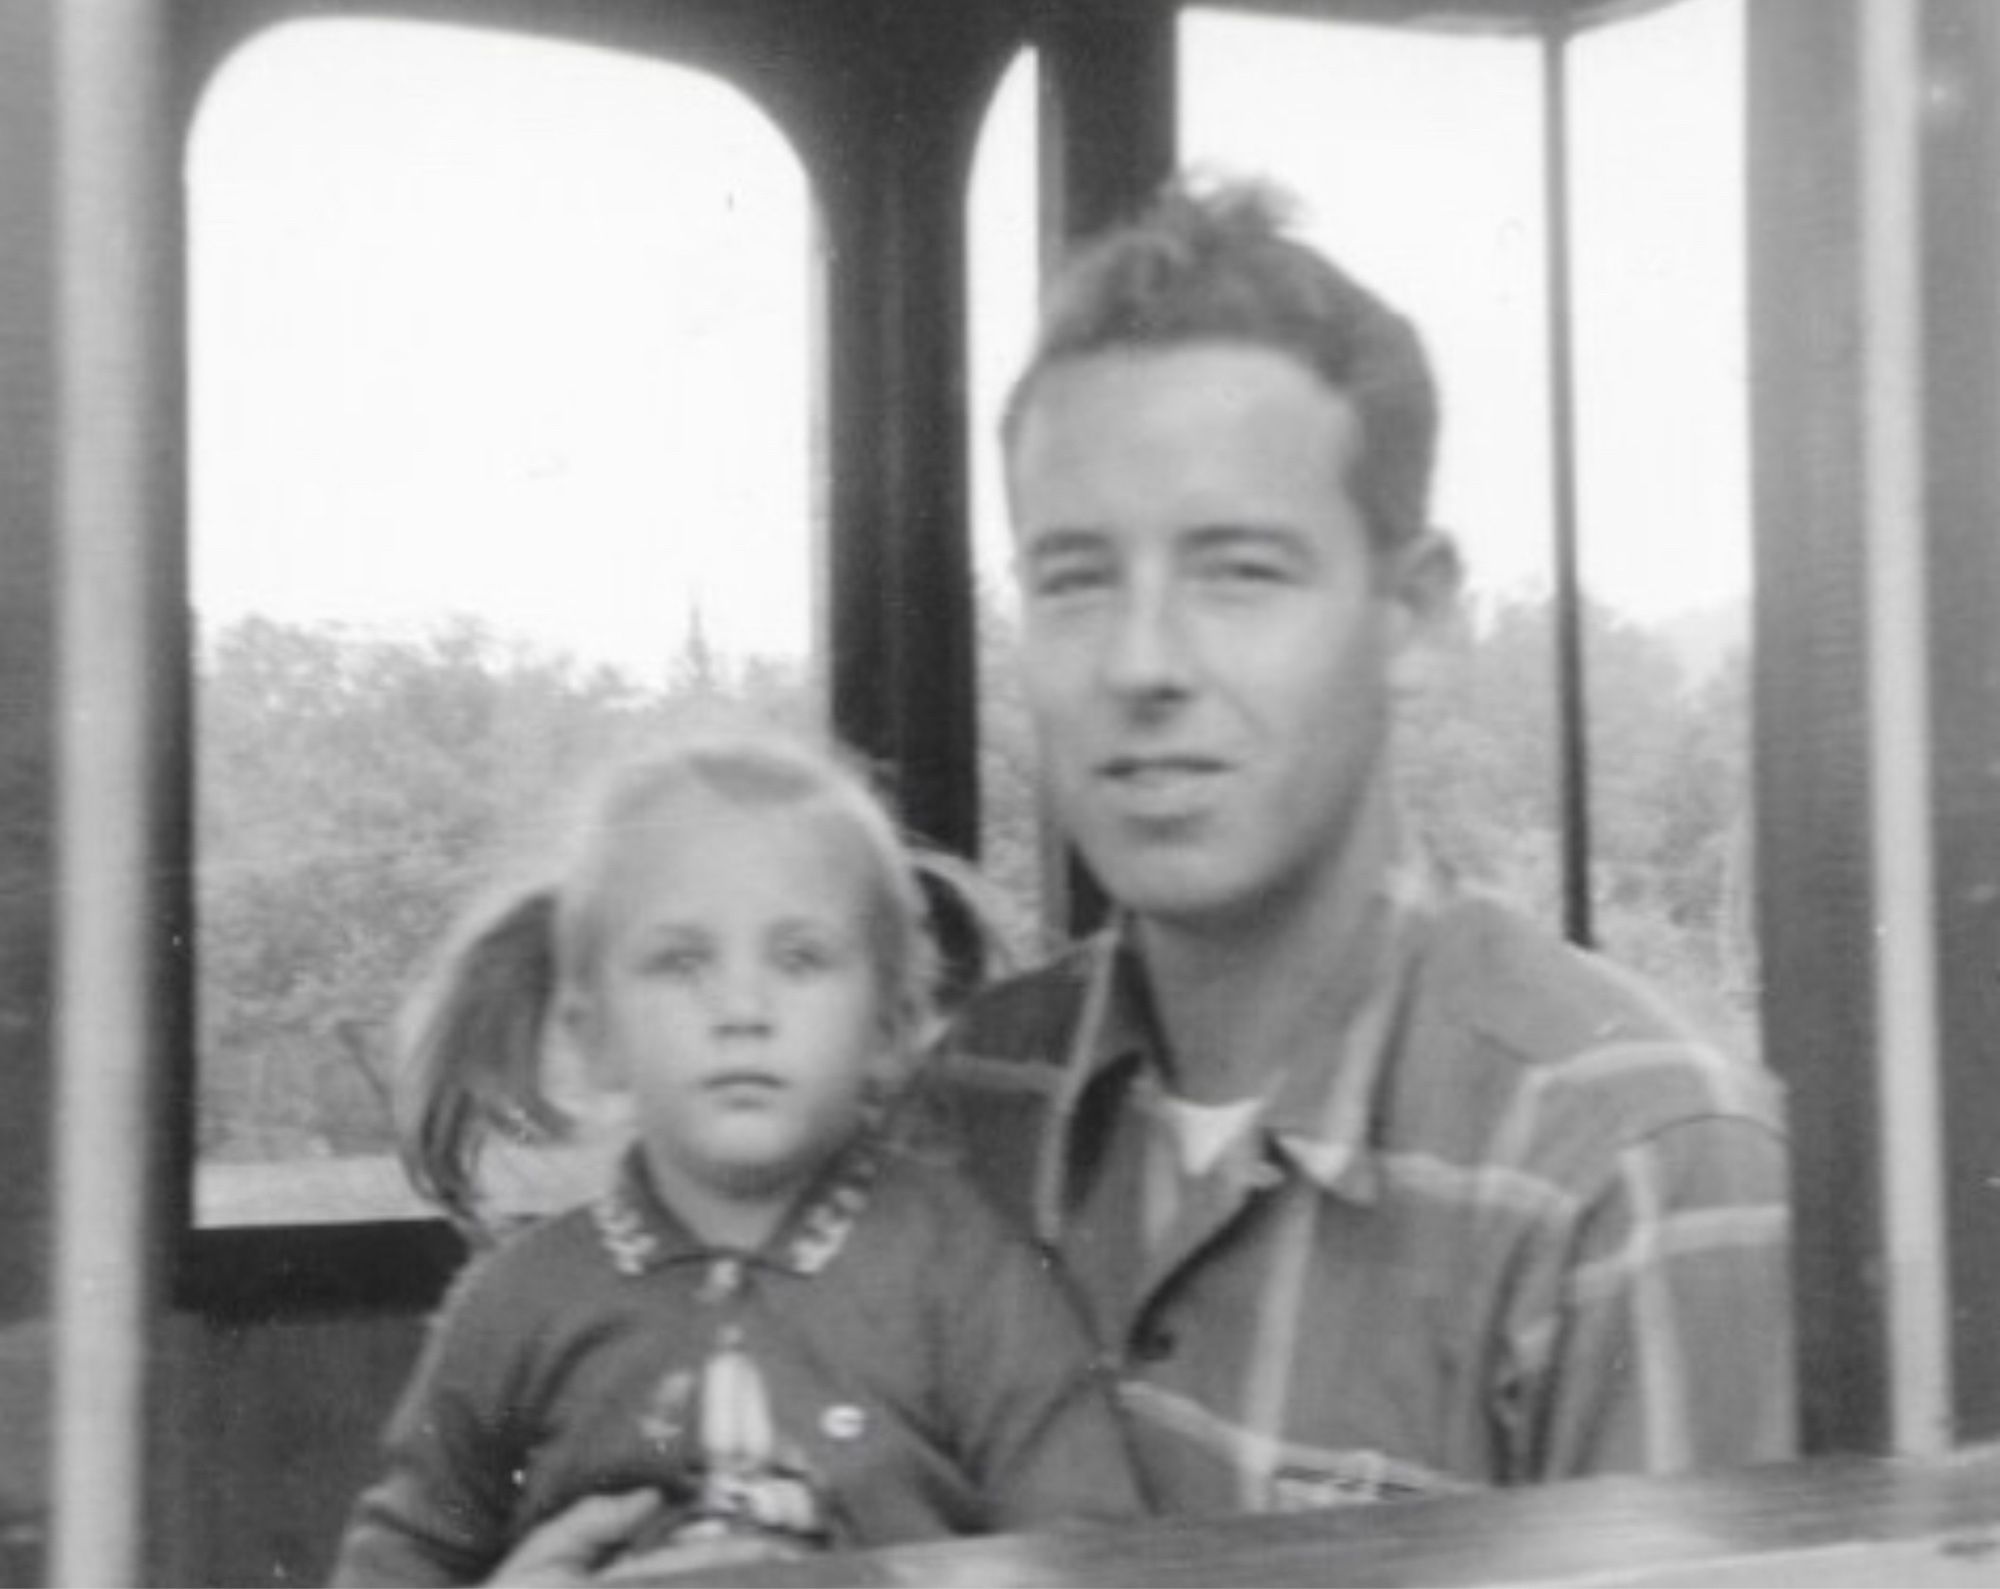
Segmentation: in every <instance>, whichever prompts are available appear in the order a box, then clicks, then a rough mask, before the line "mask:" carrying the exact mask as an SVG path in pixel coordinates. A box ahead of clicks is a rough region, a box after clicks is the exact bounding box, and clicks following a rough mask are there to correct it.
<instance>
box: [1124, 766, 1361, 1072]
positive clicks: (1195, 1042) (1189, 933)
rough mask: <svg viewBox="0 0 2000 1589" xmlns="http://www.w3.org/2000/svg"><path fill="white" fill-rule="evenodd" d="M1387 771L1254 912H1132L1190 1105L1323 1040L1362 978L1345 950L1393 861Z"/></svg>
mask: <svg viewBox="0 0 2000 1589" xmlns="http://www.w3.org/2000/svg"><path fill="white" fill-rule="evenodd" d="M1394 842H1395V839H1394V820H1393V814H1392V810H1391V803H1390V799H1389V794H1388V785H1387V781H1386V780H1377V782H1376V784H1375V785H1374V786H1373V787H1372V788H1371V790H1370V791H1369V794H1368V795H1367V797H1366V798H1365V799H1364V801H1363V803H1362V806H1361V808H1360V809H1359V810H1358V811H1357V812H1356V814H1355V821H1354V822H1353V823H1352V824H1351V825H1350V826H1349V828H1348V830H1347V834H1346V842H1345V843H1344V844H1343V845H1342V847H1341V849H1340V852H1339V853H1338V854H1336V855H1332V856H1329V857H1328V858H1327V860H1326V863H1325V864H1324V865H1323V866H1321V867H1320V868H1318V869H1317V871H1316V872H1315V873H1314V874H1313V875H1312V876H1310V877H1308V878H1304V879H1302V880H1301V883H1302V886H1301V887H1300V888H1298V889H1297V890H1296V891H1294V892H1293V893H1292V894H1290V895H1288V896H1286V897H1285V898H1283V899H1281V900H1278V901H1275V902H1273V905H1272V908H1270V909H1268V910H1266V911H1264V912H1263V913H1261V914H1259V915H1258V916H1256V917H1254V918H1252V919H1248V920H1239V921H1232V922H1229V923H1227V924H1222V925H1213V924H1211V925H1206V926H1205V925H1204V924H1201V923H1192V924H1190V923H1173V922H1162V921H1158V920H1148V919H1142V920H1141V921H1140V922H1139V923H1138V924H1137V925H1138V944H1139V950H1140V956H1141V958H1142V960H1143V961H1144V964H1145V967H1146V977H1147V982H1148V984H1149V987H1150V990H1151V993H1152V997H1153V1005H1154V1012H1155V1015H1156V1016H1157V1018H1158V1021H1159V1024H1160V1029H1161V1031H1162V1033H1163V1034H1164V1037H1165V1041H1166V1044H1167V1048H1168V1055H1169V1063H1170V1069H1171V1075H1170V1077H1169V1084H1170V1085H1171V1087H1172V1089H1173V1091H1174V1092H1175V1093H1177V1094H1179V1095H1180V1096H1182V1097H1184V1098H1187V1099H1189V1100H1191V1101H1193V1102H1197V1103H1217V1102H1223V1101H1226V1100H1228V1099H1232V1098H1244V1097H1249V1096H1251V1095H1253V1094H1256V1093H1259V1092H1262V1091H1263V1090H1264V1089H1265V1088H1266V1086H1267V1085H1268V1084H1269V1083H1270V1082H1271V1081H1272V1079H1273V1078H1274V1077H1276V1076H1277V1075H1278V1074H1279V1073H1280V1072H1281V1071H1283V1070H1284V1069H1285V1067H1286V1066H1287V1065H1288V1063H1289V1062H1290V1061H1291V1059H1292V1057H1293V1056H1294V1055H1296V1054H1297V1053H1299V1052H1301V1050H1302V1049H1303V1048H1305V1047H1307V1046H1310V1045H1314V1044H1315V1043H1320V1042H1324V1039H1325V1036H1326V1025H1327V1022H1328V1020H1329V1018H1332V1019H1336V1020H1338V1019H1344V1018H1345V1017H1346V1015H1347V1014H1348V1013H1350V1012H1351V1011H1352V1010H1353V1008H1354V1007H1355V1006H1356V1004H1357V1003H1358V1002H1359V999H1360V996H1361V994H1362V993H1363V992H1365V990H1366V986H1367V984H1368V982H1369V980H1370V978H1371V977H1372V975H1373V972H1374V966H1373V963H1372V958H1371V957H1370V956H1367V955H1362V954H1357V953H1355V952H1354V951H1355V949H1356V947H1357V945H1358V943H1359V941H1360V940H1361V938H1362V935H1363V933H1364V931H1365V930H1366V927H1367V925H1368V923H1369V921H1370V920H1371V919H1372V917H1373V915H1374V913H1375V912H1376V911H1377V910H1378V909H1379V908H1380V907H1381V904H1382V896H1383V886H1384V883H1385V880H1386V878H1387V875H1388V871H1389V868H1390V866H1391V864H1392V863H1393V861H1394V854H1393V849H1394Z"/></svg>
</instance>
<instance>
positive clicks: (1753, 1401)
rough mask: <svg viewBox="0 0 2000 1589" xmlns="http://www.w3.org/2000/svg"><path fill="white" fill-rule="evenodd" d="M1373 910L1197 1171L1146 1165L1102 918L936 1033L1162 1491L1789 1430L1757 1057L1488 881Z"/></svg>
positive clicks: (1145, 1071) (1149, 1068) (1750, 1437)
mask: <svg viewBox="0 0 2000 1589" xmlns="http://www.w3.org/2000/svg"><path fill="white" fill-rule="evenodd" d="M1379 905H1380V908H1379V909H1378V910H1377V911H1375V912H1374V913H1373V915H1372V917H1371V918H1370V919H1369V920H1368V922H1367V923H1366V925H1365V926H1364V927H1363V928H1362V929H1360V931H1359V934H1358V941H1357V942H1355V943H1352V944H1348V945H1343V946H1340V952H1339V953H1337V954H1331V953H1330V954H1329V956H1328V965H1329V968H1330V969H1329V975H1328V977H1327V982H1326V986H1325V987H1324V988H1323V989H1321V990H1319V994H1318V996H1319V997H1321V998H1322V999H1323V1006H1322V1007H1323V1008H1324V1009H1325V1010H1326V1011H1327V1021H1326V1027H1325V1030H1326V1042H1325V1045H1324V1047H1321V1048H1317V1049H1315V1051H1313V1052H1312V1053H1309V1054H1303V1055H1300V1056H1299V1058H1298V1060H1297V1062H1296V1063H1295V1064H1294V1065H1293V1066H1292V1067H1291V1069H1290V1070H1289V1071H1288V1072H1287V1073H1286V1074H1285V1075H1283V1076H1282V1077H1281V1078H1280V1079H1279V1081H1278V1083H1277V1085H1276V1087H1275V1089H1274V1090H1273V1091H1272V1092H1271V1093H1270V1094H1269V1095H1268V1101H1267V1102H1266V1103H1265V1104H1264V1105H1263V1107H1262V1110H1261V1118H1260V1119H1259V1120H1258V1122H1257V1125H1256V1129H1254V1130H1252V1131H1251V1132H1249V1133H1247V1134H1246V1135H1245V1136H1243V1137H1242V1138H1240V1139H1239V1140H1238V1141H1237V1142H1236V1143H1235V1144H1234V1145H1233V1147H1232V1148H1231V1149H1229V1150H1228V1151H1226V1152H1225V1153H1224V1154H1223V1156H1222V1159H1221V1161H1220V1162H1219V1163H1217V1164H1216V1165H1215V1166H1214V1167H1213V1168H1212V1169H1210V1170H1209V1171H1208V1172H1207V1173H1205V1174H1203V1175H1200V1176H1190V1175H1188V1174H1187V1173H1186V1172H1185V1171H1183V1170H1181V1169H1178V1168H1173V1167H1169V1168H1166V1169H1164V1170H1163V1165H1170V1164H1171V1161H1170V1160H1169V1159H1168V1158H1167V1157H1166V1155H1167V1153H1168V1151H1169V1150H1170V1148H1171V1146H1172V1144H1171V1143H1170V1142H1169V1141H1167V1139H1166V1136H1165V1133H1164V1132H1163V1130H1162V1126H1161V1123H1160V1118H1159V1110H1158V1109H1157V1108H1156V1107H1153V1106H1152V1100H1154V1099H1155V1098H1157V1096H1158V1084H1157V1078H1158V1076H1159V1074H1160V1069H1159V1061H1158V1055H1159V1048H1160V1042H1159V1038H1158V1036H1157V1033H1156V1032H1155V1030H1154V1027H1153V1023H1152V1020H1151V1016H1150V1012H1149V1007H1148V1002H1147V999H1146V995H1145V986H1144V977H1143V973H1142V971H1141V968H1140V965H1139V962H1138V958H1137V955H1136V952H1135V951H1134V950H1132V949H1131V948H1130V947H1129V946H1128V945H1127V944H1125V943H1124V941H1123V938H1122V935H1121V934H1120V933H1119V932H1118V931H1117V930H1115V929H1114V930H1113V931H1112V932H1110V933H1108V934H1106V935H1104V936H1103V937H1100V938H1098V939H1096V940H1093V941H1091V942H1090V943H1088V944H1085V945H1083V946H1081V947H1080V948H1078V949H1076V950H1074V951H1072V952H1071V953H1070V954H1069V955H1068V956H1066V957H1065V958H1063V959H1061V960H1059V961H1057V962H1056V963H1055V964H1054V965H1052V966H1050V967H1048V968H1046V969H1045V970H1043V971H1041V972H1039V973H1036V974H1033V975H1030V976H1028V977H1025V978H1021V979H1017V980H1016V981H1013V982H1011V983H1007V984H1003V985H1002V986H1000V987H999V988H997V989H995V990H993V991H992V992H990V993H988V994H986V995H985V996H983V997H982V998H981V999H978V1000H975V1001H974V1003H973V1004H972V1005H971V1007H970V1008H969V1009H968V1010H967V1011H966V1012H965V1014H964V1015H963V1016H962V1017H961V1019H960V1021H959V1024H958V1026H957V1028H956V1030H955V1032H954V1034H953V1038H952V1040H951V1042H950V1043H949V1045H948V1048H947V1055H948V1057H947V1061H946V1073H947V1074H948V1075H949V1076H950V1077H951V1078H952V1081H953V1084H954V1088H955V1091H956V1100H957V1101H956V1107H959V1108H962V1109H965V1110H966V1111H968V1114H970V1115H976V1116H977V1118H978V1119H979V1129H978V1130H976V1131H965V1132H963V1133H962V1134H963V1137H964V1140H965V1143H966V1148H967V1159H968V1161H969V1165H970V1167H971V1168H972V1169H973V1170H974V1172H975V1173H976V1174H979V1175H980V1176H981V1177H982V1178H984V1179H986V1180H987V1181H988V1182H989V1184H990V1185H991V1187H992V1188H993V1189H994V1190H995V1191H996V1193H998V1194H999V1195H1001V1196H1003V1197H1011V1198H1012V1199H1013V1200H1014V1202H1015V1206H1016V1207H1017V1208H1021V1209H1022V1210H1023V1211H1024V1212H1029V1213H1030V1214H1031V1215H1032V1218H1033V1219H1034V1221H1035V1223H1036V1226H1037V1228H1038V1230H1039V1232H1040V1234H1041V1235H1042V1237H1043V1239H1044V1240H1045V1241H1046V1242H1048V1243H1049V1244H1051V1245H1052V1246H1054V1247H1055V1248H1056V1249H1058V1250H1059V1251H1060V1253H1061V1254H1062V1256H1063V1257H1064V1259H1065V1260H1066V1262H1067V1263H1068V1265H1069V1266H1070V1268H1071V1270H1072V1272H1073V1274H1074V1276H1075V1278H1076V1280H1077V1282H1078V1284H1079V1285H1080V1287H1081V1289H1082V1290H1083V1291H1084V1292H1085V1293H1086V1294H1087V1297H1088V1301H1089V1306H1090V1310H1091V1312H1092V1313H1093V1315H1094V1322H1095V1325H1096V1328H1097V1331H1098V1337H1099V1340H1100V1343H1101V1344H1102V1345H1103V1346H1104V1347H1105V1348H1107V1350H1108V1351H1109V1352H1110V1353H1111V1354H1112V1356H1113V1357H1114V1359H1115V1360H1116V1364H1117V1366H1118V1368H1119V1369H1120V1371H1121V1375H1122V1391H1123V1399H1124V1402H1125V1405H1126V1407H1127V1409H1128V1411H1129V1413H1130V1414H1131V1417H1132V1422H1133V1425H1134V1429H1135V1437H1136V1439H1137V1442H1138V1446H1139V1450H1140V1456H1141V1462H1142V1466H1143V1468H1144V1470H1145V1473H1146V1477H1147V1479H1148V1481H1149V1484H1150V1488H1151V1490H1152V1498H1153V1500H1154V1502H1155V1504H1156V1505H1158V1506H1160V1507H1162V1508H1164V1509H1166V1510H1170V1511H1179V1512H1214V1511H1233V1510H1267V1509H1292V1508H1301V1507H1310V1506H1320V1505H1327V1504H1331V1503H1334V1502H1339V1501H1345V1500H1371V1499H1380V1498H1385V1497H1391V1496H1398V1495H1406V1494H1419V1493H1427V1492H1437V1491H1444V1490H1451V1489H1461V1488H1466V1487H1470V1486H1477V1485H1488V1484H1512V1483H1521V1482H1528V1481H1535V1480H1543V1479H1553V1478H1560V1477H1565V1476H1570V1475H1578V1474H1585V1473H1592V1472H1601V1471H1608V1470H1627V1471H1646V1472H1667V1471H1672V1470H1675V1469H1680V1468H1686V1467H1690V1466H1693V1465H1696V1464H1709V1463H1727V1462H1747V1461H1753V1460H1762V1459H1767V1458H1778V1457H1782V1456H1784V1455H1787V1454H1789V1453H1790V1451H1791V1449H1792V1442H1793V1412H1792V1406H1793V1401H1792V1398H1793V1383H1792V1365H1791V1319H1790V1304H1789V1281H1788V1255H1787V1235H1788V1215H1787V1205H1786V1196H1787V1192H1786V1186H1787V1181H1786V1156H1785V1145H1784V1141H1783V1138H1782V1134H1781V1129H1780V1125H1779V1117H1780V1106H1779V1099H1778V1095H1777V1089H1776V1086H1775V1084H1774V1083H1773V1081H1772V1080H1771V1079H1770V1078H1769V1077H1768V1076H1767V1075H1765V1074H1764V1073H1763V1072H1761V1071H1758V1070H1755V1069H1751V1068H1747V1067H1744V1066H1742V1065H1739V1064H1736V1063H1733V1062H1731V1061H1729V1060H1727V1059H1725V1058H1724V1057H1723V1056H1721V1055H1720V1054H1719V1053H1717V1052H1715V1051H1714V1050H1712V1049H1710V1048H1708V1047H1705V1046H1703V1045H1702V1044H1700V1043H1698V1042H1696V1041H1694V1040H1693V1039H1692V1038H1691V1037H1690V1036H1689V1035H1688V1034H1687V1032H1686V1031H1685V1030H1684V1029H1683V1028H1682V1027H1680V1026H1679V1025H1677V1024H1675V1023H1674V1021H1673V1020H1672V1019H1671V1018H1670V1017H1669V1016H1668V1015H1667V1014H1666V1013H1665V1012H1664V1011H1663V1009H1662V1008H1661V1007H1660V1006H1659V1005H1658V1003H1657V1002H1656V1001H1655V1000H1654V999H1653V998H1652V996H1651V995H1650V994H1648V993H1647V992H1645V991H1644V990H1643V989H1641V988H1640V987H1638V986H1637V985H1636V984H1634V983H1633V982H1632V981H1631V980H1630V979H1628V978H1627V977H1626V976H1625V975H1624V974H1623V973H1621V972H1619V971H1617V970H1616V969H1615V968H1613V967H1611V966H1610V965H1608V964H1607V963H1605V962H1604V961H1602V960H1599V959H1597V958H1596V957H1594V956H1591V955H1588V954H1586V953H1583V952H1580V951H1578V950H1575V949H1573V948H1571V947H1570V946H1568V945H1565V944H1563V943H1561V942H1559V941H1557V940H1555V939H1554V938H1552V937H1550V936H1548V935H1546V934H1544V933H1542V932H1540V931H1539V930H1538V929H1535V928H1534V927H1532V926H1531V925H1529V924H1528V923H1526V922H1525V921H1523V920H1522V919H1520V918H1519V917H1517V916H1514V915H1512V914H1510V913H1509V912H1507V911H1506V910H1504V909H1503V908H1501V907H1500V906H1498V905H1496V904H1493V903H1491V902H1487V901H1482V900H1478V899H1475V898H1470V897H1455V898H1450V899H1440V898H1437V897H1435V896H1433V895H1432V894H1431V893H1430V892H1429V890H1428V888H1427V886H1420V885H1418V884H1417V883H1416V882H1415V881H1414V880H1413V879H1412V878H1411V877H1410V876H1409V875H1406V874H1402V873H1398V874H1396V875H1395V876H1394V877H1392V881H1391V886H1389V887H1387V888H1385V889H1384V891H1383V895H1382V897H1381V899H1380V901H1379ZM1163 1187H1166V1188H1167V1189H1168V1196H1167V1198H1166V1202H1165V1204H1164V1206H1163V1204H1162V1198H1161V1193H1162V1190H1163Z"/></svg>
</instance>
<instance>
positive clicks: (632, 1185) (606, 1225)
mask: <svg viewBox="0 0 2000 1589" xmlns="http://www.w3.org/2000/svg"><path fill="white" fill-rule="evenodd" d="M880 1170H881V1154H880V1150H879V1147H878V1145H877V1144H876V1143H874V1142H872V1141H870V1140H868V1139H865V1138H864V1139H861V1140H858V1141H856V1142H854V1143H853V1144H851V1145H849V1146H848V1147H847V1148H845V1149H843V1150H842V1151H841V1152H840V1153H838V1154H836V1155H835V1157H834V1159H833V1162H832V1163H831V1164H829V1165H828V1166H827V1168H826V1169H825V1170H824V1171H823V1172H822V1173H821V1175H820V1176H819V1178H818V1180H817V1181H816V1182H815V1183H814V1185H813V1187H812V1189H811V1190H810V1191H809V1192H808V1193H807V1194H806V1196H805V1197H804V1198H802V1199H801V1200H800V1201H799V1203H798V1204H797V1205H796V1206H795V1207H793V1209H792V1210H791V1212H789V1213H788V1214H787V1215H786V1216H785V1218H784V1221H783V1222H782V1223H781V1224H780V1225H779V1227H778V1229H777V1230H776V1231H775V1232H774V1233H773V1234H772V1237H771V1239H770V1240H769V1241H768V1242H766V1243H765V1244H764V1246H763V1247H761V1248H760V1249H758V1250H757V1251H756V1252H754V1253H746V1252H737V1251H733V1250H730V1249H725V1248H719V1247H717V1246H715V1245H713V1244H712V1243H709V1242H705V1241H703V1240H702V1239H701V1238H700V1237H699V1236H697V1235H696V1234H695V1233H694V1232H693V1231H692V1230H690V1229H689V1228H688V1227H687V1225H686V1224H685V1223H684V1222H683V1221H682V1220H681V1218H680V1216H679V1215H677V1214H675V1213H674V1211H673V1210H672V1209H671V1208H669V1207H668V1206H667V1205H666V1204H665V1203H664V1202H662V1201H661V1200H660V1197H659V1194H658V1193H657V1192H656V1191H655V1190H654V1189H653V1182H652V1177H651V1176H650V1175H648V1174H647V1173H646V1163H645V1156H644V1153H643V1151H642V1150H641V1149H640V1147H639V1146H638V1145H637V1144H634V1145H633V1146H632V1148H630V1149H629V1150H628V1151H627V1152H626V1154H625V1156H624V1157H623V1158H622V1159H621V1160H620V1161H619V1165H618V1170H617V1173H616V1175H615V1176H614V1177H613V1179H612V1182H611V1185H610V1186H609V1187H608V1188H606V1189H605V1191H604V1192H603V1193H602V1194H600V1195H599V1196H598V1198H597V1199H596V1201H595V1202H593V1203H592V1204H591V1205H590V1218H591V1224H592V1225H593V1227H594V1228H595V1230H596V1232H597V1239H598V1243H599V1245H600V1246H601V1247H603V1249H604V1253H605V1256H606V1257H607V1258H608V1259H609V1260H610V1262H611V1266H612V1268H614V1269H616V1270H617V1271H618V1272H619V1273H620V1274H623V1275H639V1274H644V1273H645V1272H646V1271H648V1270H650V1269H663V1268H665V1267H667V1266H668V1265H669V1264H675V1263H687V1262H709V1261H712V1260H714V1259H716V1258H718V1257H730V1258H734V1259H737V1260H740V1261H742V1262H745V1263H751V1264H757V1265H760V1266H763V1267H767V1268H773V1269H779V1270H782V1271H785V1272H787V1273H790V1274H794V1275H800V1276H810V1275H816V1274H818V1273H819V1272H820V1271H821V1270H822V1269H824V1268H825V1267H826V1266H827V1265H828V1264H830V1263H832V1262H833V1260H834V1259H835V1258H836V1257H838V1256H839V1255H840V1252H841V1249H842V1248H843V1247H845V1246H846V1245H847V1238H848V1237H849V1235H851V1234H852V1232H853V1230H854V1226H855V1224H856V1223H857V1222H858V1221H859V1220H860V1218H861V1215H862V1212H863V1211H864V1210H865V1209H866V1208H867V1206H868V1202H869V1198H870V1195H871V1191H872V1188H873V1186H874V1183H875V1179H876V1176H877V1175H878V1174H879V1173H880Z"/></svg>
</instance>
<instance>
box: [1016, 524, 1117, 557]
mask: <svg viewBox="0 0 2000 1589" xmlns="http://www.w3.org/2000/svg"><path fill="white" fill-rule="evenodd" d="M1108 539H1109V537H1108V536H1106V535H1105V533H1104V532H1103V531H1102V530H1093V529H1088V528H1085V527H1083V526H1081V525H1057V526H1056V527H1054V528H1052V529H1046V530H1030V531H1029V532H1028V534H1027V535H1026V536H1025V537H1023V541H1022V546H1021V555H1022V556H1023V558H1025V559H1027V560H1030V561H1033V560H1035V559H1039V558H1046V557H1072V556H1077V555H1079V554H1082V553H1085V552H1097V551H1101V550H1103V548H1104V545H1105V543H1106V541H1107V540H1108Z"/></svg>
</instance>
